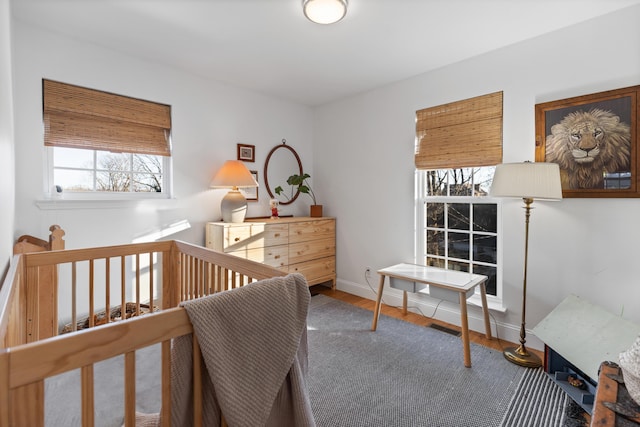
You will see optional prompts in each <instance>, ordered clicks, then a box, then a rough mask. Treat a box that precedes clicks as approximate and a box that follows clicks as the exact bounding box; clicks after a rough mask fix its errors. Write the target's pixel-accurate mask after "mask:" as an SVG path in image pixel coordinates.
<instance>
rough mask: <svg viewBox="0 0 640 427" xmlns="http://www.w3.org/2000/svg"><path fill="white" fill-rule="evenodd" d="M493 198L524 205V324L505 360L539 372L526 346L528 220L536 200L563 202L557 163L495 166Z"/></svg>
mask: <svg viewBox="0 0 640 427" xmlns="http://www.w3.org/2000/svg"><path fill="white" fill-rule="evenodd" d="M490 195H491V196H494V197H517V198H522V200H523V201H524V209H525V227H524V279H523V282H522V324H521V326H520V346H519V347H510V348H507V349H505V350H504V352H503V354H504V357H505V358H506V359H507V360H508V361H510V362H512V363H515V364H516V365H520V366H525V367H528V368H537V367H539V366H541V365H542V362H541V360H540V358H539V357H538V356H537V355H535V354H533V353H529V352H528V351H527V348H526V346H525V342H526V339H525V337H526V332H525V317H526V316H525V313H526V308H527V258H528V255H529V217H530V215H531V204H532V203H533V201H534V200H560V199H562V188H561V184H560V169H559V168H558V164H557V163H544V162H538V163H531V162H524V163H503V164H500V165H497V166H496V172H495V175H494V176H493V183H492V184H491V190H490Z"/></svg>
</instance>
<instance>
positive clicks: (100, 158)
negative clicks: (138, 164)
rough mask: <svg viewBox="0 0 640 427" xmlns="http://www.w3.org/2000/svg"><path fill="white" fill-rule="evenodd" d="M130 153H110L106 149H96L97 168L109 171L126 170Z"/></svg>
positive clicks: (128, 167)
mask: <svg viewBox="0 0 640 427" xmlns="http://www.w3.org/2000/svg"><path fill="white" fill-rule="evenodd" d="M130 157H131V155H129V154H125V153H110V152H108V151H96V161H97V163H98V169H106V170H111V171H128V170H129V169H130V166H129V158H130Z"/></svg>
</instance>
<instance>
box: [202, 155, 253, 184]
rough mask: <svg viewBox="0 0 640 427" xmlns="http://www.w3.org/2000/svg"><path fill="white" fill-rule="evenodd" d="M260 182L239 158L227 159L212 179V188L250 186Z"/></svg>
mask: <svg viewBox="0 0 640 427" xmlns="http://www.w3.org/2000/svg"><path fill="white" fill-rule="evenodd" d="M257 186H258V183H257V182H256V180H255V179H253V176H252V175H251V172H249V169H247V167H246V166H245V165H244V164H243V163H242V162H241V161H239V160H227V161H226V162H225V163H224V165H222V167H221V168H220V170H219V171H218V173H216V175H215V176H214V177H213V179H212V180H211V185H210V187H211V188H249V187H257Z"/></svg>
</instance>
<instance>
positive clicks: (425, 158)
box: [415, 92, 502, 170]
mask: <svg viewBox="0 0 640 427" xmlns="http://www.w3.org/2000/svg"><path fill="white" fill-rule="evenodd" d="M416 138H417V139H416V154H415V164H416V168H418V169H428V170H433V169H450V168H452V169H458V168H468V167H477V166H492V165H496V164H498V163H501V162H502V92H496V93H491V94H489V95H483V96H478V97H475V98H471V99H466V100H464V101H457V102H452V103H449V104H444V105H439V106H437V107H431V108H425V109H424V110H419V111H416Z"/></svg>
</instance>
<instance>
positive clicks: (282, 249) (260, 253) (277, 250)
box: [228, 245, 289, 268]
mask: <svg viewBox="0 0 640 427" xmlns="http://www.w3.org/2000/svg"><path fill="white" fill-rule="evenodd" d="M228 253H229V254H231V255H235V256H237V257H240V258H246V259H250V260H251V261H256V262H260V263H262V264H266V265H269V266H271V267H276V268H282V267H286V266H287V265H289V247H288V246H287V245H280V246H269V247H266V248H255V249H244V250H241V251H233V252H228Z"/></svg>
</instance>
